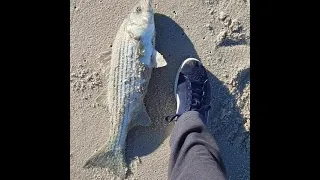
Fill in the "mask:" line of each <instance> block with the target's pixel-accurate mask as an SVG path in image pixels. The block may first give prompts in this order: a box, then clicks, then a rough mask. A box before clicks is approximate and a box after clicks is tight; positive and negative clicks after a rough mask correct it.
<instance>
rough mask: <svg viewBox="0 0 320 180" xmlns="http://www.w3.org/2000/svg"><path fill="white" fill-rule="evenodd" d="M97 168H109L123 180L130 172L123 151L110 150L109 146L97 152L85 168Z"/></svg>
mask: <svg viewBox="0 0 320 180" xmlns="http://www.w3.org/2000/svg"><path fill="white" fill-rule="evenodd" d="M97 167H100V168H108V169H109V170H111V171H112V172H113V173H114V174H115V175H117V176H119V177H120V178H121V179H124V178H125V177H126V175H127V172H128V168H127V165H126V162H125V159H124V153H123V152H122V150H121V149H113V148H109V147H108V146H107V145H104V146H103V147H102V148H101V149H100V150H98V151H97V152H95V153H94V154H93V155H92V156H91V157H90V158H89V159H88V160H87V161H86V163H85V164H84V166H83V168H97Z"/></svg>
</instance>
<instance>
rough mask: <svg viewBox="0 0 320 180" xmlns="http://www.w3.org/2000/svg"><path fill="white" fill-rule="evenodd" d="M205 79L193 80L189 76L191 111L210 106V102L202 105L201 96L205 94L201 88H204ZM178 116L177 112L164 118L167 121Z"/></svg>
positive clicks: (202, 109) (201, 110)
mask: <svg viewBox="0 0 320 180" xmlns="http://www.w3.org/2000/svg"><path fill="white" fill-rule="evenodd" d="M186 78H187V77H186ZM189 78H190V77H189ZM207 81H208V79H206V80H205V81H199V80H193V78H190V82H191V104H190V110H191V111H198V112H200V113H201V112H203V111H208V110H209V109H210V108H211V106H210V104H207V105H203V96H204V95H205V91H204V90H203V88H204V84H205V83H206V82H207ZM178 117H180V115H178V114H174V115H169V116H167V117H166V118H165V120H166V121H168V122H171V121H173V120H175V121H176V120H177V119H178Z"/></svg>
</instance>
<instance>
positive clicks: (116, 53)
mask: <svg viewBox="0 0 320 180" xmlns="http://www.w3.org/2000/svg"><path fill="white" fill-rule="evenodd" d="M154 38H155V25H154V17H153V10H152V6H151V0H141V1H140V3H139V4H138V5H136V6H135V7H134V8H133V9H132V11H131V13H130V15H129V16H128V17H127V18H126V19H125V20H124V21H123V23H122V24H121V26H120V28H119V30H118V32H117V35H116V37H115V40H114V43H113V47H112V58H111V63H110V72H109V81H108V89H107V94H106V95H107V96H106V105H107V107H108V112H109V113H110V115H111V116H110V121H111V126H112V128H111V129H110V132H109V136H108V139H107V142H106V144H105V145H104V146H103V147H101V149H100V150H99V151H97V152H96V153H94V154H93V155H92V156H91V157H90V159H89V160H88V161H87V162H86V164H85V166H84V167H86V168H89V167H106V168H108V169H110V170H112V171H113V173H114V174H116V175H118V176H119V177H120V178H124V177H125V174H126V172H127V165H126V163H125V155H124V150H125V142H126V136H127V133H128V131H129V130H130V128H132V127H133V126H136V125H142V126H148V125H150V123H151V121H150V118H149V116H148V114H147V111H146V108H145V106H144V103H143V99H144V96H145V94H146V91H147V87H148V83H149V80H150V78H151V72H152V68H158V67H163V66H166V64H167V63H166V62H165V60H164V59H163V57H162V55H161V54H160V53H158V52H157V51H156V50H155V39H154Z"/></svg>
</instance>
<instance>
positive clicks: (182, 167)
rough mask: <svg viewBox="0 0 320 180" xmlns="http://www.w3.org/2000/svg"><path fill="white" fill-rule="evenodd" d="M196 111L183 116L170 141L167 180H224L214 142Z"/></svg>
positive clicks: (176, 125)
mask: <svg viewBox="0 0 320 180" xmlns="http://www.w3.org/2000/svg"><path fill="white" fill-rule="evenodd" d="M202 118H203V116H202V115H201V114H200V113H198V112H197V111H188V112H185V113H184V114H182V115H181V116H180V117H179V119H178V121H177V122H176V124H175V127H174V128H173V131H172V134H171V139H170V148H171V154H170V161H169V170H168V171H169V173H168V179H169V180H180V179H183V180H188V179H190V180H206V179H208V180H209V179H210V180H225V179H227V178H226V176H225V171H224V168H223V165H222V163H221V160H220V155H219V149H218V146H217V144H216V141H215V139H214V138H213V136H212V135H211V134H210V132H209V131H208V129H207V128H206V125H205V124H204V123H203V122H202Z"/></svg>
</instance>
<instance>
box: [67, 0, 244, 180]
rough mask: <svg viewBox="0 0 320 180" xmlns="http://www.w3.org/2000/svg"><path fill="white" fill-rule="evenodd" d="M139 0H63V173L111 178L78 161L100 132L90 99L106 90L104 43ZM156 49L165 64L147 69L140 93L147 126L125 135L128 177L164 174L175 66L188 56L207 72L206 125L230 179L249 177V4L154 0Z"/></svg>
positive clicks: (103, 124) (100, 119)
mask: <svg viewBox="0 0 320 180" xmlns="http://www.w3.org/2000/svg"><path fill="white" fill-rule="evenodd" d="M138 1H139V0H131V1H124V0H100V1H99V0H94V1H90V0H71V1H70V100H71V104H70V179H72V180H75V179H117V178H116V177H115V176H114V175H113V174H112V173H110V172H108V171H107V170H106V169H84V168H82V166H83V165H84V163H85V161H86V160H87V159H88V158H89V157H90V156H91V155H92V153H93V152H94V151H95V150H96V149H98V148H100V147H101V146H102V145H103V144H104V142H105V140H106V139H107V138H106V137H107V136H108V132H109V127H110V124H109V122H108V118H109V117H108V116H109V115H108V114H107V113H106V110H105V108H104V107H101V106H99V105H98V104H96V103H95V99H96V98H97V97H98V95H99V94H100V93H101V92H102V90H103V89H105V88H106V82H107V76H108V61H109V60H110V52H111V46H112V43H113V40H114V37H115V35H116V33H117V30H118V28H119V26H120V24H121V23H122V21H123V19H124V18H125V17H126V16H127V15H128V13H129V11H130V10H131V8H132V7H133V5H135V4H136V3H137V2H138ZM153 8H154V11H155V23H156V31H157V36H156V49H157V50H158V51H159V52H160V53H162V54H163V55H164V57H165V58H166V60H167V62H168V66H166V67H164V68H160V69H154V70H153V73H152V77H151V80H150V84H149V87H148V93H147V95H146V98H145V104H146V107H147V111H148V113H149V115H150V117H151V120H152V123H153V124H152V126H150V127H135V128H133V129H132V130H131V131H130V132H129V133H128V137H127V149H126V157H127V162H128V164H129V165H130V167H131V169H132V173H131V174H130V175H129V177H128V179H161V180H162V179H167V168H168V161H169V153H170V146H169V139H170V133H171V130H172V128H173V126H174V124H169V123H167V122H166V121H165V120H164V117H165V116H166V115H169V114H172V113H174V112H175V108H176V102H175V99H174V94H173V84H174V78H175V74H176V71H177V69H178V67H179V65H180V64H181V63H182V61H183V60H184V59H186V58H188V57H195V58H199V59H200V60H201V61H202V62H203V64H204V65H205V67H206V68H207V70H208V75H209V78H210V83H211V86H212V87H211V91H212V96H213V97H212V109H211V110H210V117H209V118H210V120H211V121H210V124H209V125H208V128H209V130H210V131H211V132H212V134H213V135H214V137H215V138H216V140H217V142H218V145H219V147H220V151H221V156H222V159H223V163H224V164H225V167H226V170H227V173H228V177H229V179H231V180H235V179H237V180H238V179H249V178H250V174H249V173H250V23H249V22H250V2H249V1H246V0H219V1H213V0H201V1H200V0H199V1H194V0H176V1H169V0H163V1H159V0H154V2H153Z"/></svg>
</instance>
